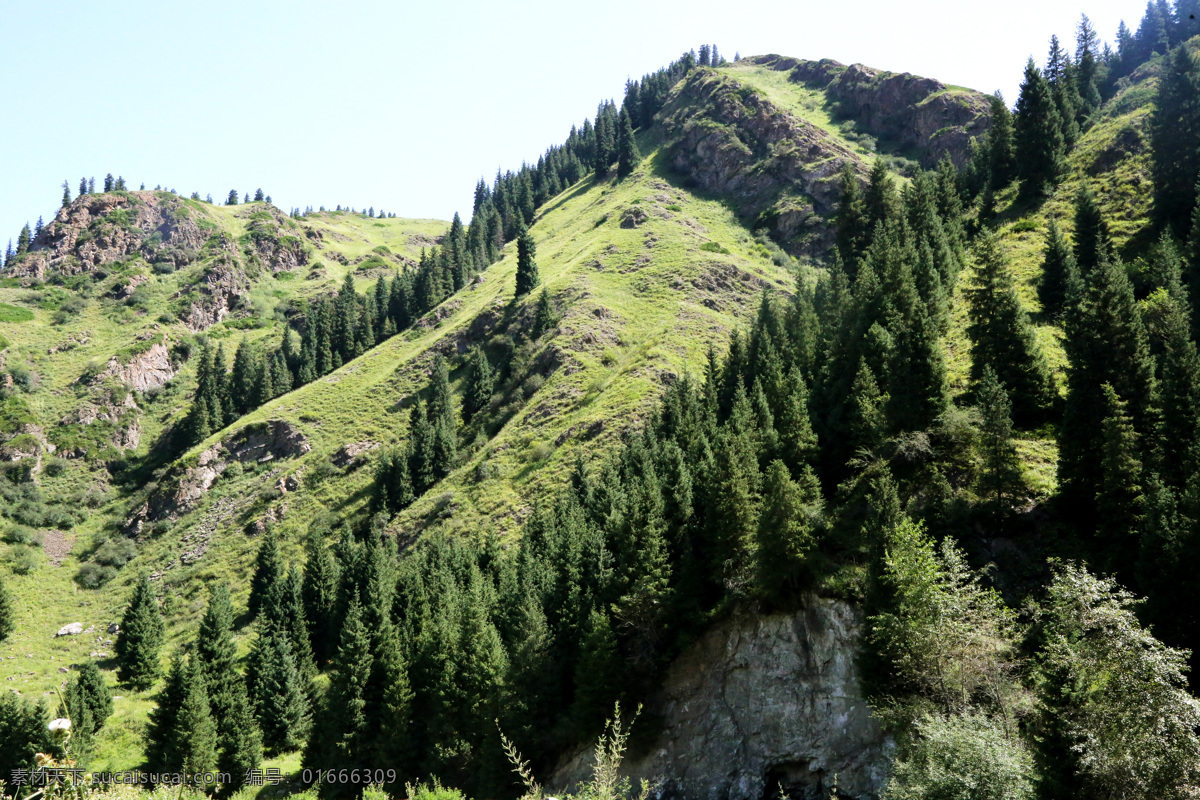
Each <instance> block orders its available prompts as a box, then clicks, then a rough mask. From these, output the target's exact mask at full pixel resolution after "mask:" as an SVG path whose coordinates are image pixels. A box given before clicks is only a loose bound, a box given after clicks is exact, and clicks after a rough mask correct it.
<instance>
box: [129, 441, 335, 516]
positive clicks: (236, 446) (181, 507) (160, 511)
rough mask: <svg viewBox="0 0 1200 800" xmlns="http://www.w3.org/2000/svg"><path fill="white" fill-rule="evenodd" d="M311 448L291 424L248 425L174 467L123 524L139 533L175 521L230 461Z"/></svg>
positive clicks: (257, 459)
mask: <svg viewBox="0 0 1200 800" xmlns="http://www.w3.org/2000/svg"><path fill="white" fill-rule="evenodd" d="M311 449H312V445H310V444H309V443H308V440H307V439H306V438H305V437H304V434H302V433H300V431H299V430H297V429H296V428H295V427H294V426H293V425H292V424H291V423H290V422H285V421H284V420H279V419H273V420H268V421H267V422H258V423H254V424H252V425H247V426H246V427H244V428H242V429H241V430H239V431H237V432H236V433H234V434H233V435H231V436H228V437H226V438H225V439H223V440H222V441H220V442H218V443H217V444H215V445H213V446H212V447H210V448H208V449H207V450H205V451H204V452H203V453H201V454H200V456H199V457H198V458H197V459H196V462H195V463H194V464H192V465H191V466H181V467H177V468H176V470H175V471H174V473H173V474H172V475H171V476H168V477H167V478H165V479H164V480H163V482H162V485H160V486H159V487H158V488H157V489H156V490H155V491H154V493H153V494H151V495H150V497H149V498H147V500H146V502H145V503H143V504H142V505H141V506H140V507H139V508H137V509H136V510H135V511H134V512H133V513H132V514H131V515H130V517H129V519H128V520H127V521H126V523H125V530H126V532H129V533H133V534H137V533H141V531H142V527H143V525H144V524H145V523H146V522H156V521H158V520H164V519H174V518H176V517H178V516H179V515H180V514H182V513H184V512H186V511H188V510H189V509H191V508H192V507H193V506H194V505H196V502H197V501H198V500H200V498H201V497H203V496H204V494H205V492H207V491H208V490H209V489H210V488H211V487H212V485H213V484H214V483H215V482H216V480H217V478H219V477H220V476H221V473H222V472H224V471H225V469H226V467H228V466H229V463H230V462H231V461H239V462H241V463H249V462H257V463H264V462H267V461H273V460H275V459H280V458H294V457H296V456H300V455H304V454H305V453H307V452H308V451H309V450H311Z"/></svg>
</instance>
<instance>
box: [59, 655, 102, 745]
mask: <svg viewBox="0 0 1200 800" xmlns="http://www.w3.org/2000/svg"><path fill="white" fill-rule="evenodd" d="M67 705H68V706H74V707H76V708H78V709H80V710H81V711H82V709H83V708H84V707H86V708H87V712H88V713H87V716H88V719H89V722H90V723H91V725H92V730H94V731H98V730H100V729H101V728H102V727H104V722H105V721H106V720H107V719H108V718H109V717H110V716H111V715H112V711H113V705H112V693H111V692H109V690H108V683H106V682H105V680H104V674H103V673H102V672H100V667H99V666H98V665H97V664H96V662H95V661H94V660H92V659H88V660H87V661H84V662H83V664H82V666H80V667H79V674H78V675H76V676H75V678H74V679H73V680H72V681H71V683H70V685H69V686H68V688H67ZM81 716H82V715H81ZM71 719H72V721H73V722H74V721H75V716H74V714H73V715H72V717H71Z"/></svg>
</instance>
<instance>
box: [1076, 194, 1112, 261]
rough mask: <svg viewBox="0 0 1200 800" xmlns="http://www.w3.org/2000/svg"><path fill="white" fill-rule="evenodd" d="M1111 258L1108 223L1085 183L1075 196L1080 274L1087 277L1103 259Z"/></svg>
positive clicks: (1077, 258) (1077, 254)
mask: <svg viewBox="0 0 1200 800" xmlns="http://www.w3.org/2000/svg"><path fill="white" fill-rule="evenodd" d="M1111 256H1112V239H1111V237H1110V236H1109V233H1108V223H1106V222H1105V221H1104V215H1103V213H1102V212H1101V211H1100V206H1098V205H1097V204H1096V196H1095V195H1094V194H1092V190H1091V189H1090V188H1089V187H1088V185H1087V184H1086V183H1084V184H1082V185H1081V186H1080V187H1079V192H1078V194H1076V196H1075V263H1076V264H1077V265H1078V267H1079V271H1080V273H1081V274H1083V275H1087V274H1088V273H1089V272H1091V271H1092V270H1093V269H1095V267H1096V265H1097V264H1099V263H1100V261H1101V260H1102V259H1105V258H1110V257H1111Z"/></svg>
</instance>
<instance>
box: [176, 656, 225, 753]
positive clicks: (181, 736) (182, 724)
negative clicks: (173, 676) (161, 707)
mask: <svg viewBox="0 0 1200 800" xmlns="http://www.w3.org/2000/svg"><path fill="white" fill-rule="evenodd" d="M172 738H173V739H174V745H175V748H176V752H177V753H178V757H179V761H178V764H177V765H173V766H175V767H176V768H175V769H174V770H172V771H177V772H186V773H189V774H192V775H195V774H198V773H204V772H214V771H215V770H216V768H217V727H216V723H214V722H213V718H212V712H211V710H210V709H209V705H208V696H207V693H206V690H205V685H204V674H203V673H202V672H201V671H200V669H199V665H198V664H197V663H196V659H195V658H190V659H188V663H187V667H186V668H185V670H184V678H183V696H182V699H181V701H180V704H179V711H178V716H177V718H176V721H175V730H174V736H173V737H172Z"/></svg>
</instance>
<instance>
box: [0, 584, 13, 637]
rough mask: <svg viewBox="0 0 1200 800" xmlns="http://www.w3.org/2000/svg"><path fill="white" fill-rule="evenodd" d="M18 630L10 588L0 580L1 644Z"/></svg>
mask: <svg viewBox="0 0 1200 800" xmlns="http://www.w3.org/2000/svg"><path fill="white" fill-rule="evenodd" d="M16 629H17V620H16V614H15V613H14V611H13V605H12V597H11V596H10V595H9V593H8V587H6V586H5V585H4V581H2V580H0V642H3V641H4V640H5V639H7V638H8V637H9V636H11V635H12V632H13V631H15V630H16Z"/></svg>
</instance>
